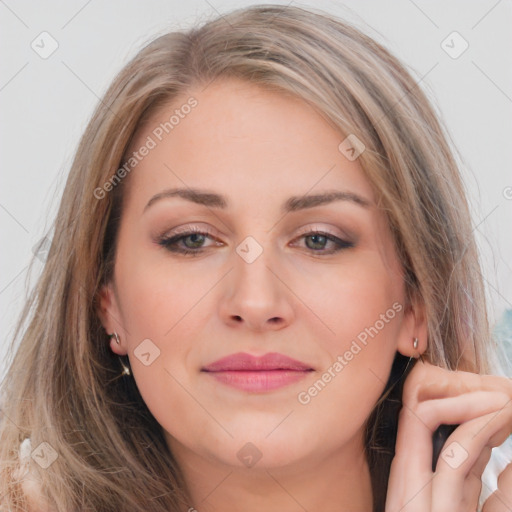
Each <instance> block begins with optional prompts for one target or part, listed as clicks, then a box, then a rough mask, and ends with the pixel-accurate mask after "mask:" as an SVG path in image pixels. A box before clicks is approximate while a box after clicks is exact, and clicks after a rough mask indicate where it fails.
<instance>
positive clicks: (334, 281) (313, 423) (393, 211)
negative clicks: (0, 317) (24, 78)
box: [0, 6, 512, 512]
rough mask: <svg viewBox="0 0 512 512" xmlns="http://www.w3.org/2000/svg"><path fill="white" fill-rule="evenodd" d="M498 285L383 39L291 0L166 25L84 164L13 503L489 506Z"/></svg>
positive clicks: (16, 385)
mask: <svg viewBox="0 0 512 512" xmlns="http://www.w3.org/2000/svg"><path fill="white" fill-rule="evenodd" d="M485 311H486V310H485V302H484V291H483V286H482V279H481V274H480V269H479V263H478V258H477V253H476V248H475V244H474V241H473V237H472V228H471V224H470V216H469V212H468V208H467V204H466V200H465V197H464V191H463V186H462V183H461V180H460V176H459V174H458V170H457V168H456V164H455V162H454V159H453V157H452V155H451V152H450V149H449V147H448V145H447V143H446V140H445V137H444V135H443V131H442V129H441V127H440V125H439V123H438V121H437V119H436V117H435V115H434V113H433V111H432V109H431V107H430V106H429V104H428V102H427V100H426V98H425V96H424V95H423V93H422V92H421V91H420V89H419V88H418V87H417V84H416V83H415V82H414V80H413V79H412V78H411V77H410V76H409V75H408V73H407V72H406V71H405V70H404V68H403V67H402V66H401V65H400V64H399V63H398V62H397V60H396V59H395V58H394V57H392V56H391V55H390V54H389V53H388V52H387V51H386V50H384V49H383V48H382V47H380V46H379V45H378V44H377V43H375V42H374V41H373V40H371V39H369V38H368V37H366V36H364V35H363V34H361V33H359V32H358V31H357V30H355V29H354V28H352V27H350V26H348V25H346V24H344V23H343V22H341V21H339V20H336V19H334V18H332V17H330V16H327V15H324V14H322V13H320V12H314V11H306V10H303V9H300V8H295V7H282V6H254V7H251V8H248V9H241V10H238V11H234V12H232V13H231V14H229V15H228V16H224V17H222V18H219V19H217V20H214V21H212V22H210V23H207V24H205V25H204V26H202V27H199V28H197V29H193V30H190V31H188V32H185V33H179V32H175V33H170V34H167V35H164V36H162V37H160V38H158V39H157V40H156V41H154V42H153V43H151V44H150V45H148V46H147V47H146V48H144V49H143V50H142V51H141V52H140V53H139V54H138V55H137V56H136V57H135V58H134V59H133V60H132V61H131V62H130V63H129V64H128V65H127V66H126V67H125V68H124V69H123V70H122V72H121V73H120V74H119V76H118V77H117V78H116V79H115V80H114V83H113V84H112V86H111V87H110V89H109V90H108V91H107V93H106V95H105V97H104V98H103V100H102V102H101V104H100V105H99V106H98V108H97V110H96V112H95V114H94V116H93V118H92V120H91V121H90V123H89V126H88V128H87V130H86V132H85V134H84V136H83V138H82V141H81V144H80V147H79V149H78V152H77V155H76V158H75V161H74V164H73V166H72V169H71V173H70V176H69V179H68V182H67V184H66V188H65V191H64V195H63V199H62V203H61V207H60V210H59V213H58V216H57V220H56V224H55V234H54V237H53V242H52V246H51V250H50V252H49V256H48V260H47V263H46V266H45V269H44V271H43V275H42V277H41V279H40V282H39V284H38V286H37V288H36V290H35V293H34V297H33V299H32V301H31V302H30V303H29V304H28V305H27V308H26V311H25V313H24V317H23V319H24V320H27V322H28V323H27V325H26V327H25V329H24V332H23V336H22V339H21V344H20V346H19V349H18V351H17V353H16V357H15V358H14V361H13V362H12V365H11V367H10V370H9V373H8V375H7V378H6V380H5V382H4V385H3V406H2V409H3V421H2V425H1V430H0V439H1V448H0V450H1V451H0V453H1V461H2V479H1V484H0V485H1V491H2V493H1V496H2V497H3V503H2V506H3V509H5V510H21V509H22V507H23V506H24V505H27V506H28V507H29V509H30V510H58V511H70V510H94V511H100V510H102V511H107V510H108V511H110V510H112V511H113V510H123V511H141V510H151V511H164V510H165V511H169V510H173V511H186V510H188V511H193V510H198V511H209V510H218V509H221V508H222V509H223V510H244V511H252V510H267V511H273V510H278V509H279V510H332V511H342V510H351V511H355V510H358V511H363V510H364V511H368V510H374V511H384V510H385V511H386V512H393V511H398V510H401V511H436V512H439V511H441V510H461V511H462V510H475V509H476V507H477V503H478V501H479V496H480V492H481V481H480V477H481V474H482V472H483V470H484V468H485V466H486V464H487V462H488V461H489V458H490V454H491V448H492V447H495V446H499V445H501V444H502V443H503V442H504V441H505V440H506V439H507V436H508V435H509V434H510V432H511V430H512V406H511V401H512V384H511V382H510V381H509V380H508V379H506V378H505V377H499V376H492V375H488V374H489V373H491V370H492V354H493V351H494V349H495V346H494V342H493V341H492V338H491V336H490V334H489V327H488V324H487V318H486V313H485ZM22 325H24V324H22ZM20 329H21V328H20ZM418 361H419V362H418ZM399 411H400V412H399ZM443 424H444V425H451V428H448V429H445V427H441V429H444V430H439V429H438V427H439V426H440V425H443ZM457 425H458V426H457ZM455 426H457V427H456V428H455ZM446 430H448V432H445V431H446ZM443 432H445V434H444V435H443ZM433 435H434V436H435V438H436V439H437V437H438V436H440V437H441V439H440V441H439V442H436V452H439V451H440V449H441V447H442V444H443V442H445V444H444V448H443V450H442V451H441V454H440V455H439V454H438V453H433V447H432V436H433ZM20 443H22V445H21V448H22V451H24V452H27V453H25V455H27V454H28V453H30V456H29V457H28V458H26V459H23V460H26V462H27V465H26V466H22V467H20V464H19V461H18V448H19V446H20ZM28 443H30V445H29V444H28ZM27 471H28V472H27ZM511 479H512V471H511V466H510V465H509V466H508V467H507V469H505V470H504V471H503V472H502V473H501V476H500V480H499V482H498V483H499V491H497V492H496V493H494V494H493V495H492V496H491V497H489V498H488V499H487V501H486V502H485V504H484V508H483V510H484V511H485V512H489V511H490V512H493V511H498V510H507V509H506V508H504V507H507V506H508V507H510V503H511V502H512V501H511V500H512V497H511V496H510V489H511V488H512V484H511ZM507 500H508V505H507ZM480 501H482V500H481V499H480ZM500 507H501V508H500ZM3 509H2V510H3Z"/></svg>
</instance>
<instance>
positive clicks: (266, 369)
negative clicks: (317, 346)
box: [201, 352, 314, 393]
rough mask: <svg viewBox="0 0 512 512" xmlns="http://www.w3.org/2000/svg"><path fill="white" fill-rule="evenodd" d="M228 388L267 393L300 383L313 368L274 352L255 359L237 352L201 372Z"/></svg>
mask: <svg viewBox="0 0 512 512" xmlns="http://www.w3.org/2000/svg"><path fill="white" fill-rule="evenodd" d="M201 371H202V372H205V373H207V374H208V375H209V376H211V377H213V378H215V379H216V380H217V381H219V382H221V383H223V384H226V385H228V386H231V387H234V388H237V389H240V390H242V391H248V392H255V393H258V392H259V393H261V392H267V391H272V390H275V389H279V388H282V387H284V386H287V385H290V384H292V383H294V382H297V381H299V380H302V379H303V378H305V377H306V376H307V375H309V373H310V372H312V371H314V369H313V368H312V367H311V366H310V365H308V364H306V363H303V362H301V361H297V360H296V359H292V358H290V357H288V356H285V355H283V354H278V353H275V352H273V353H268V354H265V355H264V356H262V357H255V356H252V355H250V354H247V353H242V352H239V353H237V354H232V355H231V356H228V357H224V358H222V359H219V360H218V361H215V362H214V363H211V364H209V365H208V366H206V367H204V368H202V369H201Z"/></svg>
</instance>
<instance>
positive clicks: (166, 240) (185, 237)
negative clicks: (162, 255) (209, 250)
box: [158, 227, 210, 256]
mask: <svg viewBox="0 0 512 512" xmlns="http://www.w3.org/2000/svg"><path fill="white" fill-rule="evenodd" d="M207 238H210V232H209V231H208V230H201V229H199V228H195V227H191V228H189V229H188V230H187V231H184V232H183V233H179V234H177V235H173V236H171V237H167V236H164V237H162V238H160V239H159V240H158V244H159V245H161V246H162V247H165V248H166V249H167V250H168V251H171V252H174V253H179V254H185V255H192V256H195V255H198V254H200V253H201V252H202V249H203V248H204V246H203V243H204V241H205V240H206V239H207ZM181 244H183V245H181Z"/></svg>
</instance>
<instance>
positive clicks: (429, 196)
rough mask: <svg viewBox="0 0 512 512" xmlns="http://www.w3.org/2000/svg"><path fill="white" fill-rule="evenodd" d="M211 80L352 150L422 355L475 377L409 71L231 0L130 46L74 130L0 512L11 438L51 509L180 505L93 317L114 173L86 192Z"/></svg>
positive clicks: (154, 438)
mask: <svg viewBox="0 0 512 512" xmlns="http://www.w3.org/2000/svg"><path fill="white" fill-rule="evenodd" d="M224 77H236V78H240V79H243V80H247V81H250V82H251V83H253V84H257V85H259V86H261V87H264V88H267V89H269V90H272V91H277V92H280V93H282V94H288V95H292V96H294V97H298V98H301V99H302V100H304V101H306V102H308V104H310V105H312V106H313V107H314V108H315V109H316V110H317V111H318V112H319V113H320V114H321V115H322V116H323V117H324V118H325V119H326V120H327V121H328V122H329V123H330V125H331V126H332V127H333V128H335V129H336V130H338V131H339V133H340V136H342V137H344V136H347V135H348V134H354V135H356V136H357V137H358V138H359V139H360V140H361V141H363V142H364V145H365V146H366V149H365V151H364V152H363V153H362V154H361V155H360V156H359V162H360V163H361V166H362V168H363V171H364V173H365V175H366V177H367V179H368V180H369V182H370V184H371V186H372V187H373V189H374V192H375V195H376V197H377V201H378V205H379V207H380V208H382V209H383V211H384V212H385V214H386V216H387V220H388V222H389V226H390V228H391V232H392V234H393V237H394V243H395V246H396V250H397V253H398V256H399V258H400V261H401V264H402V266H403V269H404V275H405V287H406V295H407V301H408V306H409V307H413V305H414V304H422V305H423V307H424V310H425V313H426V317H427V321H428V349H427V352H426V354H425V356H426V357H427V358H428V359H429V360H430V362H432V363H433V364H435V365H438V366H441V367H443V368H449V369H462V370H465V371H471V372H477V373H489V370H490V366H489V364H490V363H489V361H490V353H491V352H490V349H491V348H492V347H493V341H492V338H491V335H490V332H489V326H488V320H487V312H486V306H485V295H484V288H483V283H482V277H481V273H480V265H479V261H478V255H477V250H476V246H475V242H474V239H473V234H472V228H471V220H470V213H469V210H468V205H467V201H466V197H465V190H464V186H463V183H462V181H461V177H460V175H459V170H458V168H457V164H456V161H455V158H454V156H453V154H452V150H451V149H450V145H449V143H448V137H447V135H446V133H445V131H444V129H443V128H442V126H441V124H440V121H439V120H438V118H437V116H436V114H435V111H434V109H433V107H432V106H431V105H430V103H429V101H428V100H427V98H426V96H425V94H424V93H423V92H422V90H421V89H420V87H419V86H418V83H417V81H416V80H415V79H414V78H413V77H412V76H411V75H410V74H409V72H408V71H407V70H406V69H405V68H404V66H403V65H402V64H401V63H400V62H399V61H398V60H397V59H396V58H395V57H394V56H392V55H391V54H390V53H389V52H388V51H387V50H386V49H385V48H383V47H382V46H381V45H380V44H378V43H376V42H375V41H374V40H373V39H371V38H370V37H368V36H366V35H364V34H363V33H361V32H360V31H359V30H357V29H356V28H354V27H352V26H351V25H349V24H347V23H346V22H344V21H342V20H340V19H337V18H336V17H334V16H332V15H330V14H326V13H324V12H322V11H320V10H318V9H303V8H299V7H292V6H288V7H284V6H279V5H255V6H251V7H249V8H243V9H237V10H235V11H232V12H230V13H228V14H227V15H224V16H222V17H218V18H216V19H213V20H209V21H207V22H205V23H203V24H202V25H200V26H195V27H193V28H191V29H188V30H182V31H175V32H170V33H167V34H165V35H162V36H160V37H158V38H156V39H155V40H154V41H152V42H151V43H149V44H148V45H147V46H145V47H144V48H143V49H142V50H141V51H140V52H139V53H138V54H137V55H136V56H135V57H134V58H133V59H132V60H131V61H130V62H129V63H128V64H127V65H126V66H125V67H124V68H123V69H122V70H121V71H120V73H119V74H118V75H117V76H116V78H115V79H114V81H113V83H112V84H111V86H110V87H109V89H108V91H107V92H106V94H105V95H104V97H103V99H102V100H101V102H100V103H99V104H98V106H97V108H96V110H95V112H94V114H93V116H92V118H91V120H90V122H89V124H88V126H87V128H86V130H85V133H84V134H83V137H82V139H81V142H80V144H79V147H78V149H77V152H76V156H75V158H74V161H73V163H72V166H71V169H70V173H69V177H68V179H67V183H66V186H65V189H64V192H63V195H62V200H61V203H60V208H59V211H58V214H57V217H56V219H55V223H54V234H53V239H52V243H51V248H50V250H49V254H48V259H47V261H46V264H45V266H44V269H43V271H42V274H41V276H40V278H39V280H38V282H37V285H36V286H35V288H34V290H33V292H32V295H31V296H30V299H29V301H28V302H27V304H26V307H25V309H24V311H23V313H22V316H21V319H20V322H19V325H18V328H17V330H16V334H15V336H14V339H13V342H12V343H13V345H12V346H13V352H15V353H14V356H13V358H12V361H11V362H10V365H9V368H8V372H7V374H6V377H5V378H4V380H3V383H2V388H1V392H2V395H1V396H2V400H3V403H2V416H1V422H0V463H1V467H0V505H1V506H2V507H3V508H1V510H9V511H11V510H16V511H17V510H23V508H24V507H26V506H27V502H26V496H25V494H24V493H23V490H22V487H21V484H20V479H19V478H18V477H17V476H16V475H17V471H18V470H19V460H18V449H19V446H20V443H21V442H22V441H23V439H24V438H26V437H30V438H31V440H32V446H34V447H35V446H38V445H39V444H40V443H42V442H46V443H48V444H49V445H50V446H51V447H52V448H53V449H54V450H55V452H56V453H57V454H58V458H57V460H55V462H54V463H53V464H51V465H50V466H49V467H48V468H47V469H42V468H40V467H38V466H37V465H36V464H34V463H33V462H32V463H31V465H32V470H33V471H34V474H35V475H36V477H37V480H38V481H39V482H40V484H41V489H42V493H43V495H44V497H45V498H46V499H47V501H48V503H49V504H51V505H52V507H54V508H55V509H56V510H58V511H62V512H64V511H65V512H69V511H72V510H73V511H74V510H94V511H96V512H100V511H101V512H107V511H118V510H123V511H125V512H142V511H147V510H152V511H154V512H159V511H161V512H164V511H165V512H169V511H178V510H180V509H181V508H182V507H183V506H186V504H187V503H189V502H187V489H186V485H185V483H184V481H183V477H182V475H181V473H180V469H179V467H178V465H177V463H176V460H175V459H174V458H173V455H172V453H171V452H170V450H169V448H168V446H167V444H166V443H165V440H164V437H163V434H162V428H161V426H160V425H159V424H158V423H157V421H156V420H155V419H154V417H153V416H152V415H151V413H150V412H149V410H148V408H147V407H146V405H145V403H144V401H143V400H142V397H141V396H140V394H139V392H138V390H137V387H136V385H135V382H134V380H133V379H129V378H128V379H127V378H123V377H119V374H120V367H119V360H118V358H117V356H115V355H114V354H112V352H111V351H110V350H109V344H108V337H107V335H106V333H105V331H104V329H103V327H102V325H101V323H100V321H99V318H98V314H97V311H98V310H97V308H98V300H97V299H98V292H99V290H100V287H101V286H102V285H103V284H104V283H106V282H108V281H109V279H111V277H112V271H113V262H114V257H115V250H116V236H117V229H118V224H119V219H120V216H121V213H122V206H123V193H124V192H123V191H124V190H125V189H126V183H127V182H128V181H129V178H128V177H127V178H126V179H124V180H122V182H120V183H119V184H118V185H117V186H115V187H113V189H112V191H111V192H109V193H108V194H105V197H103V198H100V199H98V197H97V194H95V192H94V191H95V190H97V189H98V188H101V187H103V185H104V183H105V182H107V181H109V180H111V179H112V176H113V175H114V174H115V173H116V172H117V171H118V170H119V169H120V168H121V166H122V165H123V164H124V162H125V161H126V159H127V158H128V157H129V149H130V145H131V143H133V141H134V137H135V136H136V134H137V133H138V132H139V130H140V129H141V128H142V127H144V125H145V123H147V121H148V119H150V118H151V116H152V115H153V114H154V113H155V111H157V110H158V109H159V108H161V107H162V106H163V105H167V104H169V103H172V102H173V101H175V100H176V99H177V98H178V97H186V95H187V94H188V93H189V91H190V90H192V88H193V87H198V86H202V87H207V86H208V84H210V83H211V82H212V81H213V80H218V79H222V78H224ZM341 140H342V138H340V141H341ZM133 172H136V170H135V171H133ZM15 343H19V345H17V346H16V347H15V345H14V344H15ZM14 347H15V349H14ZM403 364H404V361H403V358H401V357H400V355H399V354H397V357H396V359H395V363H394V365H393V368H392V369H390V380H389V382H388V384H387V385H386V389H385V391H384V393H383V394H382V396H381V398H380V400H379V402H378V403H377V404H376V405H375V408H374V410H373V412H372V414H371V415H370V417H369V418H368V420H367V425H366V441H367V442H366V453H367V459H368V462H369V467H370V473H371V479H372V487H373V500H374V511H375V512H377V511H382V510H383V507H384V502H385V496H386V488H387V483H388V476H389V465H390V462H391V459H392V457H393V454H394V443H395V437H396V417H397V404H398V406H399V405H400V393H398V392H397V389H399V388H398V387H397V386H395V385H394V384H395V383H396V382H397V378H396V377H397V376H398V377H399V376H400V375H402V372H403V368H404V367H403Z"/></svg>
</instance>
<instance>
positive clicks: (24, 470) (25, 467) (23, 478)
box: [16, 437, 53, 512]
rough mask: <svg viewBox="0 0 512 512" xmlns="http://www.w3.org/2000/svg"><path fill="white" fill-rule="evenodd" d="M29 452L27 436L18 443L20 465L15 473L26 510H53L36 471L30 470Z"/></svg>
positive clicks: (31, 511) (34, 511) (35, 511)
mask: <svg viewBox="0 0 512 512" xmlns="http://www.w3.org/2000/svg"><path fill="white" fill-rule="evenodd" d="M31 453H32V446H31V443H30V438H29V437H27V438H26V439H25V440H24V441H23V442H22V443H21V444H20V448H19V460H20V467H19V471H18V472H17V474H16V478H17V479H19V481H20V484H21V488H22V490H23V493H24V495H25V497H26V499H27V502H28V507H29V508H28V510H29V511H30V512H53V509H52V508H51V507H50V506H49V505H48V503H47V502H46V499H45V498H44V496H43V492H42V488H41V483H40V482H39V480H38V478H37V476H36V473H35V472H34V471H32V470H31V464H30V459H31Z"/></svg>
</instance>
